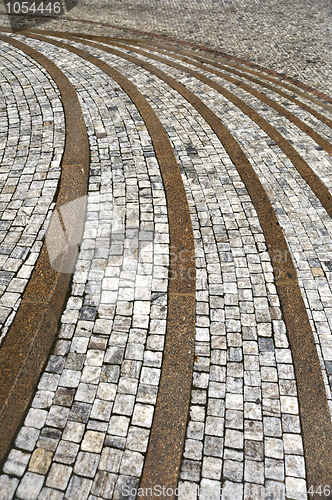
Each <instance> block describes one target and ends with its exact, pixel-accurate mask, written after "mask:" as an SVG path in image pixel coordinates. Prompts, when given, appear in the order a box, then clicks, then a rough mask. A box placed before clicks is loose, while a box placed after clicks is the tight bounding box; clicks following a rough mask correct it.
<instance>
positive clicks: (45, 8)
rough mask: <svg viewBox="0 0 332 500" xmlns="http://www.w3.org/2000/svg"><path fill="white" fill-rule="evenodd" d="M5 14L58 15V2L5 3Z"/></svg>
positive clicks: (59, 7) (59, 9)
mask: <svg viewBox="0 0 332 500" xmlns="http://www.w3.org/2000/svg"><path fill="white" fill-rule="evenodd" d="M6 8H7V14H28V15H30V16H31V15H33V14H49V15H50V14H60V13H61V10H62V9H61V3H60V2H32V3H31V1H30V2H17V1H16V2H7V3H6Z"/></svg>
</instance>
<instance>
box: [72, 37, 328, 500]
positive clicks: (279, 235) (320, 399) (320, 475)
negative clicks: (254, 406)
mask: <svg viewBox="0 0 332 500" xmlns="http://www.w3.org/2000/svg"><path fill="white" fill-rule="evenodd" d="M68 38H70V37H68ZM80 41H82V40H80ZM83 43H84V44H86V45H90V46H92V47H96V48H101V49H102V50H104V51H105V52H109V53H111V54H114V55H116V56H119V57H121V58H124V59H126V60H128V61H130V62H132V63H134V64H136V65H138V66H140V67H142V68H144V69H146V70H148V71H149V72H151V73H152V74H154V75H156V76H157V77H158V78H160V79H161V80H163V81H165V82H166V83H167V84H168V85H170V86H171V87H172V88H173V89H174V90H176V91H177V92H179V94H181V95H182V96H183V97H184V98H185V99H186V100H187V101H188V102H189V103H190V104H191V105H192V106H193V107H194V108H195V109H196V110H197V111H198V112H199V113H200V115H201V116H202V117H203V118H204V119H205V120H206V121H207V123H208V124H209V125H210V126H211V128H212V129H213V130H214V132H215V133H216V135H217V136H218V138H219V139H220V141H221V142H222V144H223V146H224V148H225V149H226V151H227V153H228V154H229V156H230V158H231V160H232V161H233V163H234V165H235V166H236V168H237V170H238V172H239V174H240V176H241V178H242V180H243V182H244V184H245V186H246V188H247V190H248V192H249V195H250V197H251V200H252V202H253V204H254V206H255V209H256V212H257V215H258V217H259V220H260V224H261V226H262V229H263V232H264V235H265V238H266V242H267V245H268V246H269V248H270V250H271V252H272V253H273V252H274V251H282V252H285V251H288V246H287V243H286V240H285V237H284V235H283V232H282V230H281V228H280V226H279V223H278V220H277V217H276V215H275V212H274V210H273V208H272V205H271V203H270V200H269V198H268V196H267V194H266V192H265V190H264V188H263V186H262V184H261V183H260V180H259V178H258V176H257V174H256V173H255V171H254V169H253V168H252V166H251V164H250V162H249V161H248V159H247V158H246V156H245V154H244V153H243V151H242V149H241V148H240V147H239V145H238V144H237V142H236V141H235V139H234V138H233V136H232V135H231V134H230V132H229V131H228V130H227V128H226V127H225V126H224V125H223V124H222V122H221V121H220V119H219V118H218V117H217V116H216V115H215V114H214V113H213V112H212V111H211V110H210V109H209V108H208V107H207V106H206V105H205V104H203V102H202V101H201V100H200V99H199V98H198V97H197V96H196V95H195V94H193V93H192V92H191V91H189V90H188V89H187V88H186V87H185V86H184V85H182V84H181V83H179V82H177V81H176V80H175V79H174V78H172V77H170V76H168V75H167V74H166V73H164V72H163V71H161V70H159V69H157V68H155V67H154V66H153V65H152V64H149V63H147V62H145V61H142V60H140V59H138V58H136V57H134V56H132V55H127V54H124V53H123V52H120V51H118V50H115V49H112V48H110V47H105V46H100V45H99V44H96V43H93V42H88V41H83ZM75 50H77V49H75ZM281 264H282V265H281V266H280V275H279V276H278V279H277V280H276V287H277V291H278V296H279V299H280V304H281V308H282V312H283V317H284V320H285V323H286V328H287V334H288V338H289V342H290V346H291V350H292V354H293V359H294V366H295V373H296V380H297V387H298V398H299V405H300V417H301V423H302V429H303V441H304V451H305V459H306V472H307V483H308V486H311V485H313V486H314V491H316V490H317V488H318V487H319V485H322V484H329V481H330V478H331V474H332V423H331V415H330V411H329V407H328V403H327V398H326V393H325V387H324V382H323V378H322V372H321V367H320V363H319V359H318V354H317V349H316V345H315V343H314V338H313V333H312V329H311V326H310V322H309V318H308V315H307V311H306V308H305V304H304V302H303V298H302V294H301V290H300V287H299V284H298V280H297V275H296V270H295V267H294V264H293V262H292V261H291V260H290V259H287V260H285V261H283V262H282V263H281ZM171 451H172V450H170V452H171ZM154 466H155V467H156V468H157V464H154ZM158 484H162V483H158ZM147 485H148V483H146V482H145V480H144V475H143V486H144V487H146V486H147ZM316 496H317V495H316ZM313 498H315V496H313ZM317 498H319V495H318V496H317Z"/></svg>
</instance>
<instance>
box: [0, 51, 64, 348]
mask: <svg viewBox="0 0 332 500" xmlns="http://www.w3.org/2000/svg"><path fill="white" fill-rule="evenodd" d="M0 72H1V73H0V74H1V83H0V85H1V95H2V98H3V110H2V113H3V118H4V121H3V122H2V124H3V126H4V125H6V126H4V130H3V132H2V134H3V137H4V139H5V138H6V142H4V143H3V144H2V146H1V194H0V200H1V201H0V203H1V222H0V224H1V253H0V263H1V271H0V273H1V274H0V276H1V278H0V293H1V299H0V325H1V326H2V327H3V328H2V330H1V337H0V341H1V342H2V341H3V339H4V337H5V335H6V333H7V331H8V327H9V326H10V324H11V322H12V321H13V319H14V316H15V311H17V308H18V306H19V303H20V297H21V295H22V293H23V291H24V289H25V286H26V284H27V282H28V279H29V277H30V275H31V272H32V269H33V266H34V264H35V262H36V260H37V257H38V255H39V252H40V249H41V246H42V242H41V241H42V238H43V236H44V234H45V221H46V220H47V218H49V216H50V215H51V210H53V208H54V206H53V205H52V204H53V198H54V195H55V192H56V190H57V186H58V180H59V178H60V174H61V170H60V161H61V157H62V152H63V146H64V127H65V122H64V115H63V110H62V104H61V101H60V99H59V92H58V91H57V89H56V87H55V85H54V82H52V80H51V79H50V78H49V77H48V75H47V73H46V72H45V70H44V69H43V68H41V67H40V66H38V65H37V64H36V63H34V62H33V61H32V60H31V59H30V58H29V57H27V56H25V55H23V54H22V53H20V52H19V51H16V50H13V49H12V48H11V47H10V46H8V44H6V43H4V42H1V69H0ZM6 122H7V123H6Z"/></svg>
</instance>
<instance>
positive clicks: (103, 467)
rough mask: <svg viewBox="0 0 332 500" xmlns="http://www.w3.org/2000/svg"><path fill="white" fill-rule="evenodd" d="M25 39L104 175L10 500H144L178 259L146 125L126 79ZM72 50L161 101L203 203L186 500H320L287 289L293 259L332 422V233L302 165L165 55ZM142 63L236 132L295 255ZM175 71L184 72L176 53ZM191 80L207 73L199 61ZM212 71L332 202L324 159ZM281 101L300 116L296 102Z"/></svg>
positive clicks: (93, 168)
mask: <svg viewBox="0 0 332 500" xmlns="http://www.w3.org/2000/svg"><path fill="white" fill-rule="evenodd" d="M15 38H17V39H19V40H21V41H24V43H26V44H28V45H30V46H32V47H33V48H35V49H36V50H39V51H43V52H45V53H46V52H47V56H48V57H49V58H50V59H51V60H52V61H53V62H55V63H56V65H57V66H58V67H59V68H60V69H61V70H62V71H63V73H64V74H65V75H66V76H67V78H68V79H69V80H70V82H71V83H72V85H73V86H74V88H75V89H76V92H77V94H78V97H79V100H80V104H81V107H82V111H83V115H84V119H85V123H86V127H87V131H88V134H89V142H90V152H91V164H90V180H89V196H88V205H87V218H86V224H85V231H84V236H83V242H82V244H81V247H80V253H79V258H78V261H77V264H76V269H75V273H74V276H73V285H72V289H71V296H70V298H69V299H68V302H67V306H66V309H65V311H64V313H63V315H62V319H61V329H60V331H59V339H58V341H57V343H56V346H55V348H54V351H53V353H52V356H51V357H50V360H49V363H48V365H47V368H46V370H45V372H44V373H43V374H42V377H41V379H40V382H39V385H38V390H37V392H36V394H35V396H34V399H33V402H32V406H31V408H30V410H29V412H28V415H27V417H26V419H25V422H24V425H23V426H22V428H21V429H20V432H19V434H18V436H17V437H16V440H15V445H14V446H13V448H12V449H11V451H10V453H9V456H8V458H7V460H6V462H5V465H4V468H3V472H4V474H3V475H2V476H1V477H0V485H1V488H2V489H1V491H2V492H1V493H0V498H1V499H3V500H12V499H13V498H17V499H21V500H37V499H38V500H44V499H45V500H46V499H51V498H52V499H54V500H62V499H67V500H81V499H82V500H84V499H89V500H96V499H97V498H104V499H111V498H114V500H116V499H120V498H124V497H126V498H132V499H134V498H135V494H134V493H133V491H134V490H135V489H137V488H138V487H139V484H140V478H141V475H142V470H143V467H144V461H145V457H146V451H147V447H148V441H149V434H150V429H151V426H152V422H153V414H154V409H155V404H156V400H157V395H158V385H159V378H160V372H161V367H162V354H163V343H164V337H165V333H166V318H167V289H168V283H169V276H168V271H169V254H170V252H171V251H172V249H170V248H169V233H168V217H167V205H166V198H165V193H164V187H163V182H162V178H161V175H160V170H159V165H158V159H157V158H156V157H155V153H154V148H153V145H152V142H151V137H150V136H149V134H148V132H147V129H146V126H145V125H144V122H143V120H142V117H141V116H140V114H139V113H138V111H137V109H136V108H135V106H134V105H133V103H132V101H131V100H129V98H128V95H127V94H126V93H125V92H123V91H122V90H121V89H120V88H119V87H118V84H117V83H116V82H115V81H114V80H112V79H111V78H110V77H109V76H108V75H106V74H105V73H104V72H103V71H101V70H100V69H99V68H97V67H96V66H95V65H93V64H92V63H90V62H87V61H86V60H83V59H82V58H80V57H79V56H77V55H75V54H73V53H72V52H70V51H69V50H66V49H64V48H59V47H56V46H53V45H52V44H51V43H46V42H44V41H40V40H36V39H33V38H32V37H29V36H21V35H16V36H15ZM54 40H61V38H58V37H54ZM50 42H52V39H50ZM66 43H70V45H72V46H73V47H78V48H80V49H83V50H85V51H86V52H87V53H90V54H92V55H94V56H97V57H98V59H100V60H102V61H104V62H106V63H107V64H109V65H110V66H112V67H115V68H116V69H117V70H118V71H119V72H120V73H122V74H123V75H124V76H126V77H127V78H128V80H129V81H132V83H134V85H135V86H136V88H137V89H138V90H139V91H140V92H141V93H142V94H144V97H145V98H146V99H147V101H148V102H149V103H150V105H151V107H152V109H153V110H154V112H155V113H156V115H157V116H158V118H159V120H160V121H161V123H162V124H163V126H164V129H165V130H166V132H167V134H168V137H169V139H170V142H171V144H172V147H173V150H174V153H175V156H176V159H177V162H178V165H179V168H180V171H181V175H182V179H183V183H184V186H185V190H186V194H187V199H188V203H189V207H190V212H191V222H192V227H193V229H194V240H195V254H196V261H195V266H196V273H197V279H196V347H195V364H194V373H193V385H192V393H191V401H190V414H189V420H188V425H187V430H186V439H185V446H184V450H183V457H182V463H181V470H180V481H179V498H181V500H185V499H186V500H187V499H190V500H191V499H193V500H194V499H195V500H196V499H197V498H198V489H199V490H200V496H199V498H201V499H204V500H214V499H219V498H220V497H221V498H223V500H227V499H233V498H237V499H245V500H249V499H251V498H255V499H262V500H263V499H264V498H271V499H276V500H277V499H283V498H287V499H302V498H306V494H305V488H306V460H305V458H307V457H305V456H304V449H303V433H302V429H301V422H300V418H299V402H298V396H297V384H296V378H295V375H296V374H295V373H294V365H293V359H292V352H291V349H290V346H289V343H288V339H287V335H286V333H287V332H286V327H285V323H284V320H283V315H282V312H281V309H280V302H279V298H278V293H277V289H276V286H275V281H276V278H278V275H277V267H278V266H277V263H278V258H280V259H293V261H294V264H295V267H296V270H297V273H298V279H299V283H300V286H301V291H302V294H303V300H304V302H305V304H306V306H307V311H308V315H309V318H310V321H311V326H312V330H313V336H314V339H315V342H316V346H317V350H318V356H319V359H320V361H321V368H322V376H323V378H324V383H325V388H326V396H327V398H328V400H329V404H330V411H332V408H331V393H330V387H329V378H328V377H329V376H330V379H331V376H332V347H331V346H332V341H331V338H332V337H331V331H330V322H331V311H332V308H331V284H330V283H331V269H332V264H331V262H332V258H331V250H330V249H331V247H330V245H331V235H332V226H331V220H330V217H329V216H328V214H327V213H326V211H325V208H324V207H323V206H322V204H321V203H320V201H319V200H318V199H317V197H316V196H315V194H314V193H313V192H312V190H311V189H310V187H309V186H308V185H307V184H306V183H305V181H304V180H303V178H302V177H301V175H300V174H299V172H298V171H297V169H296V168H295V166H294V165H293V163H292V161H291V159H290V158H288V157H287V156H286V154H285V153H284V152H283V151H282V150H281V149H280V148H279V147H278V145H277V144H276V143H275V142H274V141H271V138H270V137H269V136H268V135H267V134H266V133H265V132H264V131H262V130H261V128H260V127H259V126H258V125H256V124H255V123H254V122H253V121H252V120H251V119H250V117H248V116H247V115H246V114H245V113H244V112H243V111H241V110H239V109H238V108H237V107H236V106H235V105H234V104H233V103H232V102H230V101H229V100H228V99H227V98H226V97H224V96H221V95H220V94H219V93H218V92H217V91H216V90H215V89H212V88H211V87H209V86H208V85H206V83H202V82H201V81H199V80H197V79H195V78H194V77H193V76H188V75H186V74H184V73H183V72H182V71H180V70H179V69H176V68H172V67H170V66H168V65H166V64H164V63H162V62H158V61H156V60H155V59H154V58H153V55H154V54H155V55H156V54H157V51H155V49H153V50H151V54H150V55H151V57H149V54H148V53H147V55H146V56H144V55H142V54H140V55H138V54H135V53H133V52H134V51H135V46H134V44H132V45H131V46H129V47H128V50H126V49H125V48H119V47H116V50H117V51H118V53H117V55H115V54H110V53H106V52H104V51H103V50H102V49H101V48H96V47H91V46H87V45H86V44H85V43H84V41H82V43H81V42H79V41H69V42H68V41H66ZM7 50H8V52H9V56H8V60H10V57H12V53H11V51H13V54H15V57H18V56H17V54H20V52H19V51H17V50H15V51H14V49H12V48H10V46H8V48H7ZM121 53H123V57H121ZM125 54H129V55H134V56H135V57H139V58H140V59H141V60H142V61H147V62H149V63H150V64H153V65H154V67H155V68H157V69H160V70H162V71H163V72H165V73H166V74H167V75H169V76H172V77H173V78H175V80H176V81H178V82H181V83H182V84H183V85H184V86H185V87H186V88H187V89H190V90H191V91H192V92H193V94H195V95H196V96H197V98H199V99H200V100H201V101H202V102H203V103H205V104H206V105H207V106H208V107H209V108H210V109H211V110H213V112H214V113H215V114H216V116H218V117H219V118H220V120H221V121H222V122H223V123H224V124H225V125H226V126H227V128H228V129H229V130H230V131H231V133H232V135H233V137H234V138H235V139H236V141H237V143H238V144H239V145H240V146H241V148H242V150H243V151H244V152H245V154H246V156H247V158H248V159H249V161H250V164H251V165H252V167H253V169H254V170H255V172H256V173H257V175H258V177H259V179H260V181H261V183H262V185H263V186H264V188H265V190H266V192H267V194H268V196H269V198H270V201H271V204H272V206H273V208H274V210H275V213H276V215H277V218H278V221H279V224H280V226H281V228H282V229H283V232H284V236H285V238H286V241H287V243H288V246H289V252H288V253H287V255H281V256H278V257H276V256H275V255H272V256H271V255H269V252H268V248H267V244H266V240H265V235H264V233H263V231H262V228H261V224H260V221H259V219H258V216H257V213H256V209H255V207H254V205H253V203H252V201H251V199H250V196H249V195H248V191H247V189H246V187H245V185H244V184H243V182H242V180H241V178H240V175H239V173H238V172H237V170H236V168H235V166H234V165H233V163H232V161H231V160H230V157H229V155H228V154H227V152H226V150H225V148H224V147H223V145H222V144H221V142H220V140H219V139H218V137H217V135H216V134H215V132H214V131H213V130H212V128H211V127H210V126H209V125H208V124H207V123H206V121H205V120H204V119H203V118H202V116H201V115H200V114H199V113H198V111H197V110H196V109H195V108H194V107H193V106H192V104H190V103H189V102H187V101H186V100H185V99H184V98H183V96H181V95H180V94H179V93H178V92H176V91H175V90H174V89H173V88H171V87H170V86H169V85H168V84H167V83H165V82H164V81H163V80H161V79H160V78H158V77H157V76H156V75H154V74H152V72H150V71H147V70H146V69H143V68H141V67H140V66H139V65H137V64H134V63H133V62H131V61H128V60H126V59H125V57H124V56H125ZM19 58H22V55H21V54H20V55H19ZM168 60H170V61H176V60H175V59H174V58H172V54H170V53H169V55H168ZM29 64H30V65H31V62H29ZM33 64H34V63H33ZM181 64H183V66H184V67H188V68H191V69H193V70H195V71H198V70H197V67H195V66H192V65H190V61H187V62H186V63H181ZM35 66H36V67H37V65H35ZM200 71H201V74H202V75H204V76H207V77H208V78H211V80H214V81H216V82H217V83H218V84H221V85H222V86H223V87H224V89H226V90H228V91H229V92H231V93H232V94H234V95H236V96H237V97H239V98H240V99H241V100H243V101H244V102H245V103H246V104H248V105H249V106H250V107H251V108H252V109H253V110H255V111H256V112H258V113H259V114H260V115H261V116H263V117H264V118H265V120H267V121H268V123H269V124H271V125H272V126H273V127H275V128H276V129H277V130H278V131H279V132H280V133H281V135H282V136H283V137H284V138H286V140H287V141H288V142H289V143H291V144H292V146H293V148H294V149H295V150H296V151H297V153H298V154H300V155H301V156H302V158H303V159H304V160H305V161H306V162H307V164H308V165H309V167H310V168H312V170H313V171H314V172H315V174H316V176H317V177H318V178H319V179H321V181H323V183H324V184H325V186H326V188H327V189H330V187H331V175H330V172H329V170H330V166H331V161H332V160H331V158H330V155H329V154H328V153H326V152H325V151H323V150H322V148H320V147H317V143H315V142H313V140H312V139H311V138H310V137H308V135H306V134H305V133H304V132H303V131H302V130H299V128H298V127H296V126H295V124H291V123H290V122H289V120H287V119H286V118H285V117H283V116H281V115H280V114H278V113H277V111H275V110H273V109H272V108H270V107H268V106H267V105H266V104H263V105H262V103H261V102H260V101H258V100H257V98H256V97H253V96H252V95H249V94H248V93H247V92H245V91H244V90H243V89H240V88H238V87H237V86H236V85H234V84H233V83H229V82H227V81H226V82H225V81H224V80H222V79H221V78H220V77H219V76H218V77H217V76H214V75H212V74H211V73H209V66H206V68H205V70H200ZM241 71H243V68H242V67H241ZM226 74H229V75H232V73H231V72H230V73H226ZM25 76H26V78H28V76H27V73H25ZM232 76H234V75H232ZM244 80H245V79H243V81H244ZM246 83H247V84H248V81H247V80H246ZM52 89H54V83H53V84H52ZM283 90H284V89H283ZM261 91H263V90H262V89H261ZM264 92H265V93H266V94H268V95H269V97H270V98H271V99H274V100H276V101H277V102H278V103H280V104H282V105H285V101H284V99H285V98H282V99H281V98H280V96H278V95H276V94H275V93H273V92H272V91H270V90H269V91H268V92H267V91H266V90H264ZM294 95H295V94H294ZM5 97H6V96H5ZM296 98H297V99H301V101H302V102H305V104H306V105H307V106H311V107H312V108H313V109H315V110H316V111H318V110H319V113H322V115H324V116H325V117H327V118H329V119H330V118H331V117H332V114H331V113H330V112H329V111H328V110H327V109H321V108H319V106H318V105H317V104H313V103H312V102H311V101H310V100H306V101H305V99H304V98H302V97H301V96H298V95H296ZM9 104H11V102H9ZM286 106H287V109H288V111H291V112H292V113H294V115H296V116H297V117H298V118H300V119H301V120H303V122H305V123H306V124H307V125H309V124H310V126H311V127H312V128H314V129H315V130H316V131H317V133H319V134H321V135H322V136H324V138H325V139H326V140H327V141H329V140H330V139H331V130H330V128H329V126H328V125H327V124H326V123H322V122H321V121H319V120H318V119H317V117H316V118H315V119H313V118H312V115H310V114H309V112H308V111H304V110H303V109H301V108H299V107H296V105H295V104H294V102H293V103H292V104H291V105H290V106H288V103H287V104H286ZM6 109H7V108H6ZM56 110H57V111H58V108H56ZM0 112H3V110H2V108H0ZM30 113H31V116H33V112H31V111H30ZM8 115H9V118H10V114H9V113H8ZM9 125H10V123H9ZM55 139H57V143H56V146H57V147H58V143H59V142H58V137H57V138H56V137H54V144H55ZM7 146H8V145H7V143H6V144H5V147H7ZM48 146H49V147H50V150H51V151H52V152H53V153H54V152H55V151H57V154H59V153H58V150H56V149H55V145H54V146H53V148H52V146H50V145H48ZM45 157H46V155H44V156H43V158H45ZM57 158H58V159H59V161H60V157H59V156H57ZM8 172H9V174H10V173H11V172H13V169H9V168H8ZM52 186H53V184H52ZM45 187H47V186H45ZM35 194H36V195H38V193H37V192H36V193H35ZM47 194H49V199H50V203H51V202H53V196H52V197H51V193H50V192H47ZM54 194H55V192H54V193H53V195H54ZM36 200H37V201H36V202H38V199H37V198H36ZM50 208H52V207H51V206H48V210H49V209H50ZM29 215H30V214H29ZM31 220H32V219H29V223H30V221H31ZM41 237H42V236H41ZM330 264H331V266H330ZM273 271H274V274H273ZM17 278H19V276H18V275H17V277H16V276H15V277H14V276H13V279H17ZM22 290H23V288H22ZM5 293H9V290H8V291H7V290H6V292H5ZM3 297H6V295H4V296H3ZM304 437H305V436H304ZM129 490H130V491H131V492H130V493H129V495H125V493H124V492H125V491H129Z"/></svg>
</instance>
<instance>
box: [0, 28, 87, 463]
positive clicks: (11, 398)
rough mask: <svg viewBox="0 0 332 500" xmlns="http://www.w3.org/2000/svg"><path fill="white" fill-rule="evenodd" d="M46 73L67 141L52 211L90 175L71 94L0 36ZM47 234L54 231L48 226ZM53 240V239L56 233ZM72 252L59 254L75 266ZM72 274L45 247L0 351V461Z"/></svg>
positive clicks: (77, 217) (78, 218)
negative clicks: (54, 263) (55, 92)
mask: <svg viewBox="0 0 332 500" xmlns="http://www.w3.org/2000/svg"><path fill="white" fill-rule="evenodd" d="M0 40H2V41H4V42H7V43H9V44H11V45H13V46H14V47H16V48H17V49H19V50H21V51H23V52H24V53H25V54H27V55H28V56H29V57H31V58H32V59H34V60H35V61H36V62H37V63H39V64H40V65H41V66H42V67H43V68H45V69H46V71H47V72H48V74H49V75H50V76H51V78H52V79H53V80H54V81H55V83H56V85H57V87H58V89H59V91H60V93H61V100H62V104H63V108H64V113H65V120H66V142H65V150H64V154H63V158H62V163H61V169H62V172H61V178H60V184H59V191H58V196H57V201H56V207H57V208H59V207H60V206H62V205H64V204H65V203H68V202H69V201H72V200H75V199H77V198H80V197H81V196H84V195H85V194H86V192H87V183H88V175H89V143H88V136H87V133H86V128H85V123H84V119H83V115H82V111H81V107H80V104H79V101H78V98H77V95H76V92H75V90H74V89H73V87H72V85H71V84H70V82H69V80H68V79H67V78H66V77H65V75H64V74H63V73H62V72H61V71H60V70H59V68H57V66H56V65H55V64H54V63H52V62H51V61H50V60H48V59H47V58H46V57H45V56H44V55H42V54H41V53H39V52H37V51H36V50H34V49H32V48H31V47H28V46H27V45H25V44H24V43H21V42H19V41H18V40H15V39H13V38H10V37H5V36H0ZM84 219H85V213H79V212H78V213H73V214H72V220H73V223H74V224H75V227H76V228H77V230H81V231H83V226H84ZM50 231H55V228H54V227H53V228H52V227H51V228H50ZM52 239H53V240H56V234H54V238H52ZM75 258H76V252H75V249H71V250H70V251H69V252H68V253H67V254H66V255H63V261H66V263H67V264H71V265H72V266H73V267H74V264H75ZM70 279H71V275H70V274H63V273H58V272H56V271H55V270H54V269H52V266H51V263H50V261H49V257H48V252H47V248H46V244H45V243H44V244H43V247H42V250H41V253H40V255H39V258H38V260H37V263H36V266H35V269H34V271H33V273H32V276H31V279H30V281H29V283H28V286H27V288H26V290H25V292H24V295H23V298H22V302H21V304H20V306H19V309H18V311H17V314H16V316H15V319H14V321H13V323H12V325H11V327H10V329H9V332H8V333H7V336H6V338H5V340H4V343H3V345H2V347H1V349H0V373H1V382H0V422H1V427H0V462H3V461H4V459H5V457H6V454H7V453H8V451H9V449H10V446H11V443H12V441H13V439H14V438H15V435H16V433H17V431H18V430H19V426H20V424H21V422H22V419H23V417H24V415H25V413H26V411H27V409H28V405H29V403H30V401H31V399H32V396H33V394H34V391H35V388H36V385H37V382H38V379H39V377H40V374H41V371H42V369H43V367H44V365H45V363H46V361H47V358H48V356H49V353H50V349H51V347H52V344H53V342H54V339H55V336H56V334H57V329H58V321H59V319H60V315H61V313H62V310H63V306H64V303H65V299H66V296H67V292H68V288H69V285H70Z"/></svg>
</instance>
